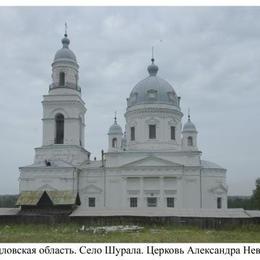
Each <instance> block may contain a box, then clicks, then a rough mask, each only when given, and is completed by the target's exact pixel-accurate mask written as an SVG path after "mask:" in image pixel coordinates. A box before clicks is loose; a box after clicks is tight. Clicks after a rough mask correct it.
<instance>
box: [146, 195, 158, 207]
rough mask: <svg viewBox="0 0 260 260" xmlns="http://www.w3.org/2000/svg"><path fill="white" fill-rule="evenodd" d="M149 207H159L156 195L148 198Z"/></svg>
mask: <svg viewBox="0 0 260 260" xmlns="http://www.w3.org/2000/svg"><path fill="white" fill-rule="evenodd" d="M147 207H157V198H154V197H149V198H147Z"/></svg>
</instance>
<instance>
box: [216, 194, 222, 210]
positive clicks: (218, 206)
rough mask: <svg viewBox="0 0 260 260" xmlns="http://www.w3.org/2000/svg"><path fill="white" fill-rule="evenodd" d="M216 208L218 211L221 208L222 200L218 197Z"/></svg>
mask: <svg viewBox="0 0 260 260" xmlns="http://www.w3.org/2000/svg"><path fill="white" fill-rule="evenodd" d="M217 208H218V209H221V208H222V198H220V197H219V198H218V199H217Z"/></svg>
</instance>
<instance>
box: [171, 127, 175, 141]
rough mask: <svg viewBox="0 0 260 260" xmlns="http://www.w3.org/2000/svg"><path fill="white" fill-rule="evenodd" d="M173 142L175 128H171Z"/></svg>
mask: <svg viewBox="0 0 260 260" xmlns="http://www.w3.org/2000/svg"><path fill="white" fill-rule="evenodd" d="M171 140H175V126H171Z"/></svg>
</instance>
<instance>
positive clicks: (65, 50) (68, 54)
mask: <svg viewBox="0 0 260 260" xmlns="http://www.w3.org/2000/svg"><path fill="white" fill-rule="evenodd" d="M61 42H62V45H63V46H62V48H61V49H60V50H58V51H57V52H56V54H55V57H54V62H57V61H72V62H74V63H77V59H76V56H75V54H74V53H73V51H72V50H70V49H69V44H70V40H69V38H68V36H67V34H66V33H65V35H64V38H63V39H62V40H61Z"/></svg>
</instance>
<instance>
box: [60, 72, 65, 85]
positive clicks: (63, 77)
mask: <svg viewBox="0 0 260 260" xmlns="http://www.w3.org/2000/svg"><path fill="white" fill-rule="evenodd" d="M59 85H60V86H64V85H65V73H64V72H60V79H59Z"/></svg>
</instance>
